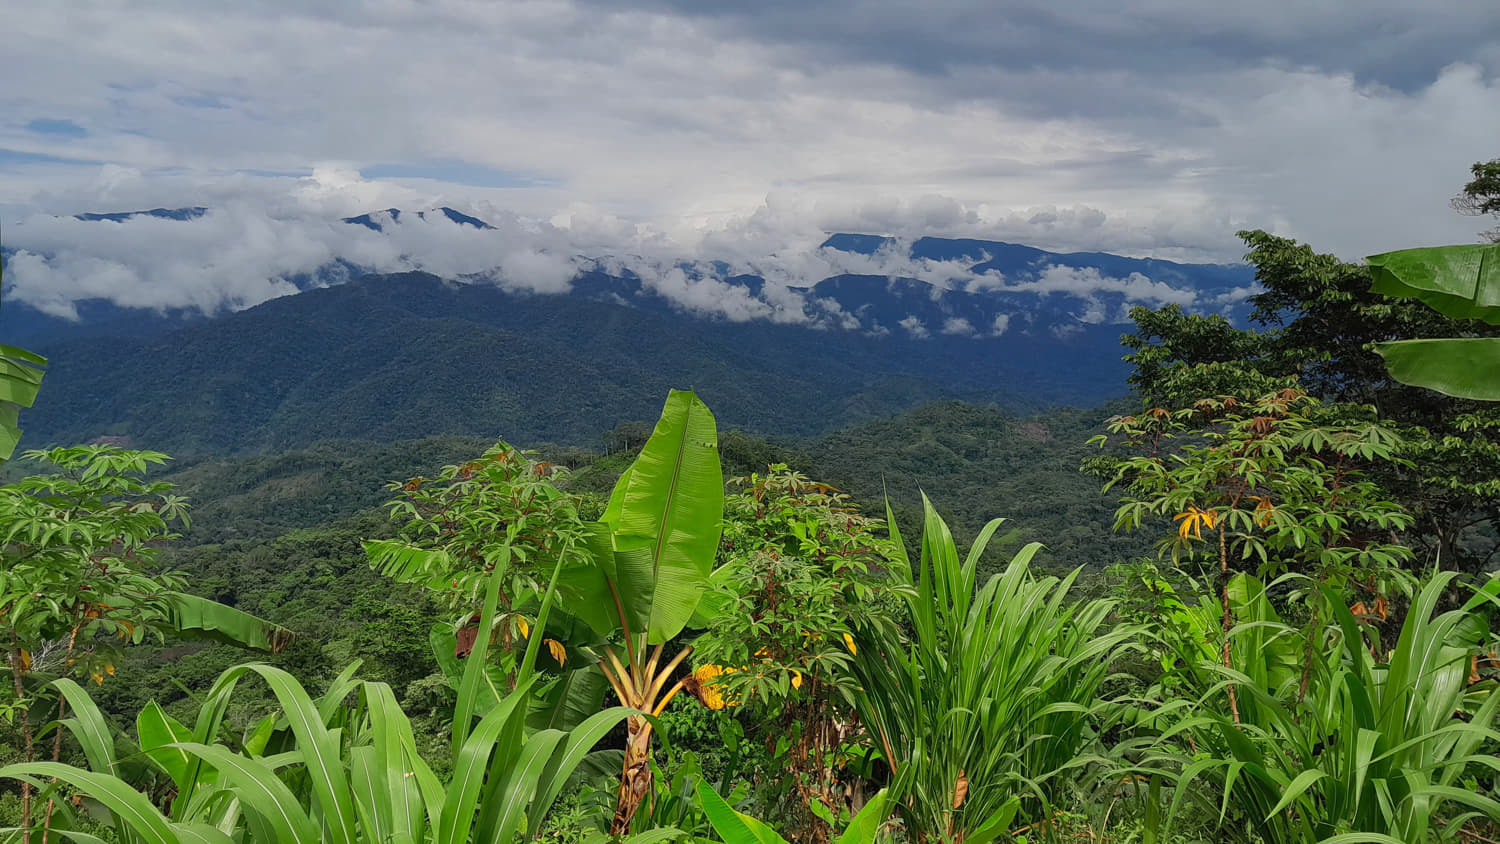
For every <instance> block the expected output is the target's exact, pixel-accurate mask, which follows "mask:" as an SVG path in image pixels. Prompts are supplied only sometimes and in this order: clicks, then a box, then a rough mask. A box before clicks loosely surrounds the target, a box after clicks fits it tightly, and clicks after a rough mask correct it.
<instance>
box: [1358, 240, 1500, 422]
mask: <svg viewBox="0 0 1500 844" xmlns="http://www.w3.org/2000/svg"><path fill="white" fill-rule="evenodd" d="M1368 260H1369V266H1370V277H1371V284H1370V289H1371V290H1374V291H1375V292H1376V293H1382V294H1385V295H1387V296H1395V297H1400V298H1414V299H1417V300H1418V301H1421V302H1423V303H1424V304H1426V305H1428V306H1429V307H1431V308H1433V309H1434V310H1437V311H1439V312H1441V313H1443V314H1446V315H1447V316H1450V317H1453V318H1454V319H1477V320H1481V321H1483V322H1487V323H1490V324H1491V325H1500V244H1483V245H1468V246H1438V247H1431V248H1426V249H1403V250H1401V251H1399V252H1386V253H1384V254H1381V255H1373V256H1371V257H1370V258H1369V259H1368ZM1375 351H1377V352H1379V353H1380V355H1381V357H1383V358H1385V364H1386V368H1387V369H1389V370H1390V373H1391V377H1393V378H1395V379H1396V380H1397V381H1400V382H1401V383H1403V384H1412V385H1414V386H1418V387H1427V388H1429V389H1432V390H1437V391H1438V392H1440V393H1446V394H1447V395H1450V396H1459V397H1461V398H1470V399H1480V400H1485V401H1500V378H1496V377H1495V376H1494V374H1493V373H1495V372H1497V371H1500V369H1497V365H1500V338H1495V337H1465V338H1442V339H1425V340H1401V341H1397V342H1391V343H1376V344H1375Z"/></svg>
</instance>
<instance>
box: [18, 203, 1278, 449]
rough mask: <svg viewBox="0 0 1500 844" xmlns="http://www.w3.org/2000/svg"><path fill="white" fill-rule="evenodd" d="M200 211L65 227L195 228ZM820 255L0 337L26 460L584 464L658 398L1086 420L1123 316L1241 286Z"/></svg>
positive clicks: (1138, 267)
mask: <svg viewBox="0 0 1500 844" xmlns="http://www.w3.org/2000/svg"><path fill="white" fill-rule="evenodd" d="M207 213H211V212H209V211H207V210H206V209H201V208H187V209H154V210H151V211H144V212H125V213H118V214H89V215H79V217H78V219H80V220H86V221H88V222H90V223H91V224H92V225H129V224H130V222H131V221H132V220H135V219H139V218H141V217H147V218H155V219H157V220H166V221H171V222H172V224H173V225H193V224H194V221H196V220H200V219H202V218H203V216H204V215H205V214H207ZM413 218H415V221H413ZM341 223H342V224H345V225H348V226H350V227H357V228H358V229H360V230H363V231H365V232H367V234H365V235H361V236H362V237H368V236H384V235H386V234H388V233H391V232H393V231H398V230H399V227H402V226H410V225H420V226H453V227H457V228H460V229H464V230H471V233H473V234H475V235H482V234H483V233H487V232H490V231H492V230H493V227H491V226H490V224H489V223H487V222H485V221H483V220H481V219H479V218H477V217H473V216H470V215H467V214H463V213H461V212H459V211H455V210H453V209H451V208H439V209H435V210H432V211H425V212H424V211H419V212H410V213H403V212H402V211H400V210H399V209H387V210H385V211H379V212H371V213H368V214H362V215H359V216H356V217H348V218H343V219H342V220H341ZM25 248H26V247H25V244H24V243H22V244H21V245H20V246H19V250H25ZM820 250H821V255H822V256H823V258H824V260H825V263H827V264H829V265H831V266H841V267H843V268H845V269H847V270H849V271H845V272H839V273H836V274H833V275H829V276H827V277H824V278H808V279H796V278H793V279H791V280H788V279H786V278H784V277H783V278H780V279H777V280H775V281H772V280H768V278H767V277H765V276H764V275H761V274H757V273H754V272H749V271H746V270H745V269H744V268H742V267H741V268H736V267H733V266H731V265H730V264H728V263H722V262H716V261H696V262H675V263H673V264H670V265H666V266H663V265H660V264H657V265H654V266H652V265H647V264H644V263H642V262H640V261H632V260H629V259H628V257H627V258H623V259H622V258H620V257H616V256H595V257H582V256H579V257H577V258H575V259H574V266H575V267H576V273H575V275H574V277H573V278H572V279H571V282H570V284H569V285H568V286H567V291H566V292H563V293H539V292H534V290H532V289H529V288H527V287H525V286H524V285H520V286H518V285H516V284H514V283H508V281H507V279H504V278H500V277H499V276H497V275H491V274H487V273H467V274H463V275H459V276H448V277H439V276H437V275H434V274H431V273H427V272H422V271H420V270H413V271H408V272H398V273H390V272H385V273H379V272H368V270H369V269H371V268H369V267H364V266H360V265H359V264H358V263H356V262H354V261H351V260H346V259H344V258H342V257H340V258H337V259H335V260H334V261H330V262H327V263H325V264H323V265H321V266H318V267H315V268H309V269H308V270H306V271H303V272H299V273H296V274H289V275H287V276H285V277H284V278H283V280H285V281H287V282H289V283H291V284H292V285H293V286H294V287H295V288H296V289H297V290H299V291H301V292H298V293H296V294H295V295H288V296H282V297H280V298H274V299H271V300H269V301H265V302H262V303H260V304H258V305H255V306H253V307H250V308H246V309H243V310H239V311H233V312H227V313H212V314H204V313H202V312H199V311H196V310H192V309H189V308H186V307H182V308H166V309H161V310H144V309H132V308H124V307H121V306H119V305H117V304H114V303H113V302H110V301H104V300H92V301H90V300H84V301H80V302H77V303H75V307H76V309H77V318H76V319H69V318H66V317H63V316H57V315H53V314H48V313H44V312H42V311H41V310H38V309H36V308H34V307H31V306H30V305H28V304H27V303H26V302H24V301H18V300H16V299H15V298H14V297H12V296H10V295H9V291H7V301H6V303H5V307H4V309H3V310H0V341H3V342H7V343H13V344H20V345H27V346H31V347H34V348H36V349H37V350H38V351H41V352H43V353H46V354H48V355H49V356H50V357H51V358H52V367H51V370H50V371H49V373H48V376H47V381H46V384H45V386H44V391H43V397H42V399H41V400H40V401H39V402H38V405H37V407H36V408H35V409H33V410H32V411H30V412H29V413H28V414H27V415H26V417H25V419H24V424H25V426H26V429H27V438H26V441H25V444H26V445H32V446H34V445H39V444H41V443H44V442H70V441H86V440H89V439H94V438H97V437H101V436H112V437H119V438H123V439H122V441H127V442H130V443H132V444H135V445H139V446H143V447H151V448H157V449H163V450H173V451H180V452H184V453H198V454H212V453H238V452H258V451H275V450H283V449H287V448H292V447H297V446H303V445H307V444H309V443H313V442H317V441H320V440H327V439H338V438H361V439H378V440H394V439H404V438H414V437H422V436H432V435H445V434H451V435H469V436H474V435H477V436H485V437H499V436H503V437H505V438H508V439H510V440H512V441H514V442H518V443H531V442H542V441H551V442H558V443H568V444H585V445H593V444H596V443H597V442H598V437H599V435H600V434H601V433H602V432H603V431H605V430H607V429H609V428H610V427H612V426H613V425H614V424H615V423H616V422H619V421H623V420H639V419H650V418H653V417H654V415H655V412H656V409H657V407H658V406H659V403H660V400H661V396H662V395H663V394H664V393H665V391H666V389H667V388H668V387H673V386H678V387H695V388H696V389H698V390H699V392H700V393H701V394H702V395H703V396H704V398H705V400H706V401H708V403H709V404H710V406H712V407H713V408H714V409H715V411H716V413H717V415H718V416H719V419H720V423H721V425H723V426H725V427H740V428H743V429H746V430H752V431H756V432H759V433H763V434H770V435H812V434H818V433H822V432H825V431H828V430H832V429H835V428H839V427H843V426H845V425H848V424H851V423H853V422H857V421H861V420H866V419H872V418H878V417H881V416H885V415H889V414H892V413H896V412H899V411H902V410H905V409H908V408H910V407H913V406H917V405H920V404H925V403H928V402H932V401H936V400H941V399H948V398H960V399H965V400H969V401H977V402H981V403H993V404H997V405H999V406H1002V407H1004V408H1006V409H1008V410H1013V411H1018V412H1035V411H1037V410H1040V409H1044V408H1046V407H1049V406H1056V405H1063V404H1069V405H1082V406H1092V405H1097V404H1099V403H1101V402H1102V401H1104V400H1105V399H1107V398H1110V397H1113V396H1118V395H1121V394H1123V393H1124V392H1125V383H1124V376H1125V374H1126V371H1125V367H1124V365H1123V364H1122V363H1121V362H1120V359H1119V358H1120V353H1121V352H1120V347H1119V345H1118V341H1119V335H1120V334H1121V333H1122V331H1123V330H1128V328H1129V324H1128V317H1127V312H1128V309H1129V307H1130V306H1131V305H1133V304H1148V305H1153V306H1155V305H1160V304H1164V303H1168V302H1176V303H1179V304H1183V305H1184V306H1186V307H1189V308H1190V309H1199V310H1214V311H1221V312H1227V313H1229V314H1230V315H1231V316H1233V315H1234V314H1235V313H1236V308H1241V307H1242V306H1243V298H1244V295H1245V294H1246V293H1247V292H1248V289H1249V288H1250V287H1251V285H1253V274H1252V272H1251V270H1250V269H1249V268H1247V267H1244V266H1231V265H1213V264H1180V263H1173V262H1168V261H1159V260H1152V259H1142V258H1129V257H1122V256H1117V255H1111V254H1107V253H1071V254H1061V253H1053V252H1047V251H1044V250H1040V249H1035V248H1032V247H1028V246H1021V245H1016V244H1008V243H1002V242H997V241H982V240H963V239H948V238H937V237H923V238H919V239H916V240H912V241H903V240H897V239H895V238H890V237H883V236H876V235H863V234H834V235H831V236H829V237H828V238H827V239H826V240H825V241H824V242H823V243H822V245H821V247H820ZM41 258H42V259H43V260H48V259H49V256H47V255H42V256H41ZM410 258H411V260H410V263H411V265H412V266H416V267H420V266H421V256H410ZM903 270H909V271H911V273H910V274H909V275H907V274H903V273H902V271H903ZM917 276H921V277H917ZM511 281H513V279H511ZM726 303H730V304H733V307H732V308H730V307H726Z"/></svg>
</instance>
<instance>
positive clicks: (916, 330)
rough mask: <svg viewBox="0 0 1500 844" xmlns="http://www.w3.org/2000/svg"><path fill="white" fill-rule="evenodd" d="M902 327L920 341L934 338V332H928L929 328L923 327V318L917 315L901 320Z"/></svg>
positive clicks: (910, 315)
mask: <svg viewBox="0 0 1500 844" xmlns="http://www.w3.org/2000/svg"><path fill="white" fill-rule="evenodd" d="M900 325H901V327H902V328H904V329H906V333H908V334H910V335H911V336H913V337H916V338H917V339H919V340H924V339H926V338H928V337H930V336H932V332H930V331H928V330H927V326H925V325H923V324H922V320H921V318H920V317H918V316H916V315H915V314H908V315H907V316H906V317H905V318H903V319H902V320H901V322H900Z"/></svg>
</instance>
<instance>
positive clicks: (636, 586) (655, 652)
mask: <svg viewBox="0 0 1500 844" xmlns="http://www.w3.org/2000/svg"><path fill="white" fill-rule="evenodd" d="M723 514H724V478H723V473H722V470H721V469H720V465H719V451H718V432H717V429H716V427H715V423H714V417H713V413H711V412H710V411H709V409H708V407H707V406H706V405H704V404H703V402H702V401H701V400H700V399H699V398H698V397H697V396H696V395H695V394H693V393H692V392H687V391H680V390H673V391H672V392H671V393H670V394H669V395H668V396H667V401H666V404H665V406H664V407H663V408H662V414H661V419H660V420H659V421H658V422H657V423H656V428H655V430H654V431H653V432H652V434H651V437H650V439H649V440H647V442H646V445H645V446H644V447H643V448H642V450H641V454H640V456H639V457H637V458H636V460H635V462H634V463H632V464H631V466H630V467H629V468H627V469H626V470H625V473H624V474H623V475H621V476H620V480H619V482H618V483H617V484H616V485H615V488H614V491H613V493H612V494H611V495H610V498H609V504H608V506H607V507H606V508H605V511H604V515H603V517H602V519H601V520H600V522H599V523H597V524H596V525H594V526H593V527H592V530H591V532H590V534H589V536H588V539H587V543H588V547H589V551H590V554H589V555H588V558H587V559H586V560H584V561H583V562H582V563H578V562H570V563H565V567H566V568H565V571H564V572H563V576H562V579H561V582H560V583H559V587H560V589H561V592H562V596H563V602H562V606H563V608H564V609H566V610H567V611H568V612H570V613H571V614H573V615H575V616H577V617H578V618H581V619H583V620H584V621H585V622H586V623H587V624H588V625H589V626H590V627H592V628H593V629H594V631H595V632H596V633H598V634H599V635H601V636H617V637H618V643H617V644H607V645H605V646H604V647H603V649H602V650H603V655H604V659H603V660H602V661H601V662H600V669H601V670H602V672H603V674H604V677H605V679H606V680H607V681H608V683H609V686H610V688H611V689H612V690H613V691H614V693H615V695H616V696H617V697H618V698H619V700H620V702H621V703H622V704H624V705H625V706H628V707H630V708H632V709H634V710H636V711H637V713H638V714H635V715H632V716H631V718H630V719H629V721H628V727H627V739H626V749H625V761H624V768H623V770H622V771H621V775H620V787H619V793H618V796H617V799H616V810H615V816H614V819H613V820H612V821H611V824H610V828H611V833H612V834H614V835H623V834H625V833H626V832H628V831H629V828H630V822H631V819H632V818H633V817H634V815H635V812H636V809H637V807H639V806H640V803H641V801H642V800H643V799H644V798H645V796H646V795H647V794H649V793H650V791H651V776H652V775H651V766H650V751H651V722H650V720H649V719H648V718H647V717H646V716H648V715H651V716H654V715H658V714H660V713H661V712H662V711H663V710H664V709H665V707H666V705H667V704H668V703H669V702H670V701H671V699H672V698H673V697H674V696H675V695H676V694H677V693H678V692H679V691H680V690H681V689H682V688H683V683H682V682H681V681H679V682H677V683H675V684H672V685H670V686H669V685H668V683H669V681H670V679H671V676H672V674H673V672H674V671H676V669H677V667H678V666H679V665H681V664H682V661H683V660H684V659H685V658H686V657H687V655H688V653H689V651H690V650H691V648H690V647H684V648H682V649H681V650H680V651H678V652H677V653H676V654H667V653H666V652H665V648H666V645H667V643H668V642H669V641H670V640H671V639H672V638H673V637H675V636H677V635H678V634H679V633H681V632H682V630H683V629H684V628H685V627H687V625H688V624H689V622H690V621H691V620H692V619H693V617H694V614H695V613H696V612H698V610H699V604H700V601H701V600H702V598H703V595H704V592H705V590H706V589H707V588H708V584H709V575H710V573H711V572H712V569H713V562H714V555H715V553H716V552H717V550H718V546H719V534H720V529H721V522H722V519H723Z"/></svg>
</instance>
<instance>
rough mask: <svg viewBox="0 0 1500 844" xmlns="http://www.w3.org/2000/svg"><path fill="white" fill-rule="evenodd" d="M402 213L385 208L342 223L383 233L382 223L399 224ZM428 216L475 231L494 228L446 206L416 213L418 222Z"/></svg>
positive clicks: (346, 218) (398, 210)
mask: <svg viewBox="0 0 1500 844" xmlns="http://www.w3.org/2000/svg"><path fill="white" fill-rule="evenodd" d="M402 213H403V212H402V211H401V209H400V208H387V209H385V210H384V211H368V212H366V213H364V214H360V215H359V216H357V217H345V218H343V221H344V222H346V223H350V224H353V225H356V226H364V227H365V228H367V229H370V230H371V231H377V232H383V231H385V227H384V225H383V223H384V222H392V223H398V224H399V223H400V222H401V214H402ZM428 214H433V215H442V216H443V217H445V218H446V219H448V220H449V221H450V222H453V223H457V224H458V225H460V226H473V227H474V228H476V229H494V228H495V227H494V226H492V225H490V224H489V223H486V222H485V221H483V220H481V219H479V218H478V217H471V216H469V215H468V214H465V213H463V212H462V211H455V210H453V209H452V208H449V207H448V206H446V205H444V206H443V207H441V208H434V209H433V210H431V211H418V212H417V213H416V216H417V219H419V220H426V219H428V216H427V215H428Z"/></svg>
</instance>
